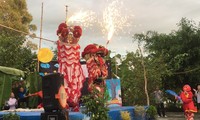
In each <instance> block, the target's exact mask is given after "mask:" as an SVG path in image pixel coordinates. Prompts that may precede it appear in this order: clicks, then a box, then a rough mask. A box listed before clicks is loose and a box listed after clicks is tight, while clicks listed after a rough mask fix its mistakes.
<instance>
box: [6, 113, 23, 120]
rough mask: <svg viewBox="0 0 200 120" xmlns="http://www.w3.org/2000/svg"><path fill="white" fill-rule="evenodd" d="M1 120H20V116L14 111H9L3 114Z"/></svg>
mask: <svg viewBox="0 0 200 120" xmlns="http://www.w3.org/2000/svg"><path fill="white" fill-rule="evenodd" d="M3 120H20V117H19V115H17V114H16V113H9V114H6V115H4V116H3Z"/></svg>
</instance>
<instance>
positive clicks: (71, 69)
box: [57, 25, 85, 111]
mask: <svg viewBox="0 0 200 120" xmlns="http://www.w3.org/2000/svg"><path fill="white" fill-rule="evenodd" d="M61 28H62V32H61V36H60V37H59V40H58V41H57V49H58V63H59V69H58V72H60V73H61V74H63V75H64V87H65V90H66V92H67V96H69V98H68V100H67V102H68V103H69V105H70V106H72V107H73V111H79V100H80V96H81V89H82V87H83V82H84V80H85V76H84V75H83V70H82V68H81V64H80V62H79V60H80V51H79V50H80V46H79V44H78V40H79V37H80V36H81V35H79V37H78V38H77V36H76V35H75V36H76V37H75V36H74V35H73V32H74V31H73V29H70V28H65V27H64V28H63V27H62V25H61ZM58 29H60V28H59V27H58ZM80 29H81V28H80ZM80 29H79V31H80ZM77 30H78V28H77Z"/></svg>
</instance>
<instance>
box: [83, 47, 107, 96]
mask: <svg viewBox="0 0 200 120" xmlns="http://www.w3.org/2000/svg"><path fill="white" fill-rule="evenodd" d="M107 54H108V50H107V49H106V48H105V47H103V46H101V45H97V44H90V45H88V46H86V47H85V49H84V51H83V52H82V57H83V58H84V59H85V60H86V64H87V68H88V73H89V80H88V90H89V91H90V92H91V91H92V87H93V85H94V87H95V88H96V89H97V90H99V91H100V92H103V91H104V90H103V88H102V87H101V86H102V85H104V84H105V81H104V80H105V79H106V77H107V76H108V71H107V65H106V62H105V60H104V58H103V57H104V56H106V55H107Z"/></svg>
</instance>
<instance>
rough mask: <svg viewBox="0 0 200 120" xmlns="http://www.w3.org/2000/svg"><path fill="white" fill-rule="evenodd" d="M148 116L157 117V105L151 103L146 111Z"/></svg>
mask: <svg viewBox="0 0 200 120" xmlns="http://www.w3.org/2000/svg"><path fill="white" fill-rule="evenodd" d="M146 115H147V118H153V119H155V118H156V115H157V110H156V107H155V106H152V105H150V106H149V107H148V109H147V111H146Z"/></svg>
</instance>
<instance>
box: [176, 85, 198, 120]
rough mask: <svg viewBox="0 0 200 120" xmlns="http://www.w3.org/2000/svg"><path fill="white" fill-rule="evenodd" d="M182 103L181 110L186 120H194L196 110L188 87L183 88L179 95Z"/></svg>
mask: <svg viewBox="0 0 200 120" xmlns="http://www.w3.org/2000/svg"><path fill="white" fill-rule="evenodd" d="M180 97H181V100H182V101H183V110H184V114H185V118H186V120H194V112H197V108H196V107H195V106H194V102H193V99H192V97H193V94H192V92H191V87H190V86H189V85H184V86H183V92H181V94H180Z"/></svg>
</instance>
